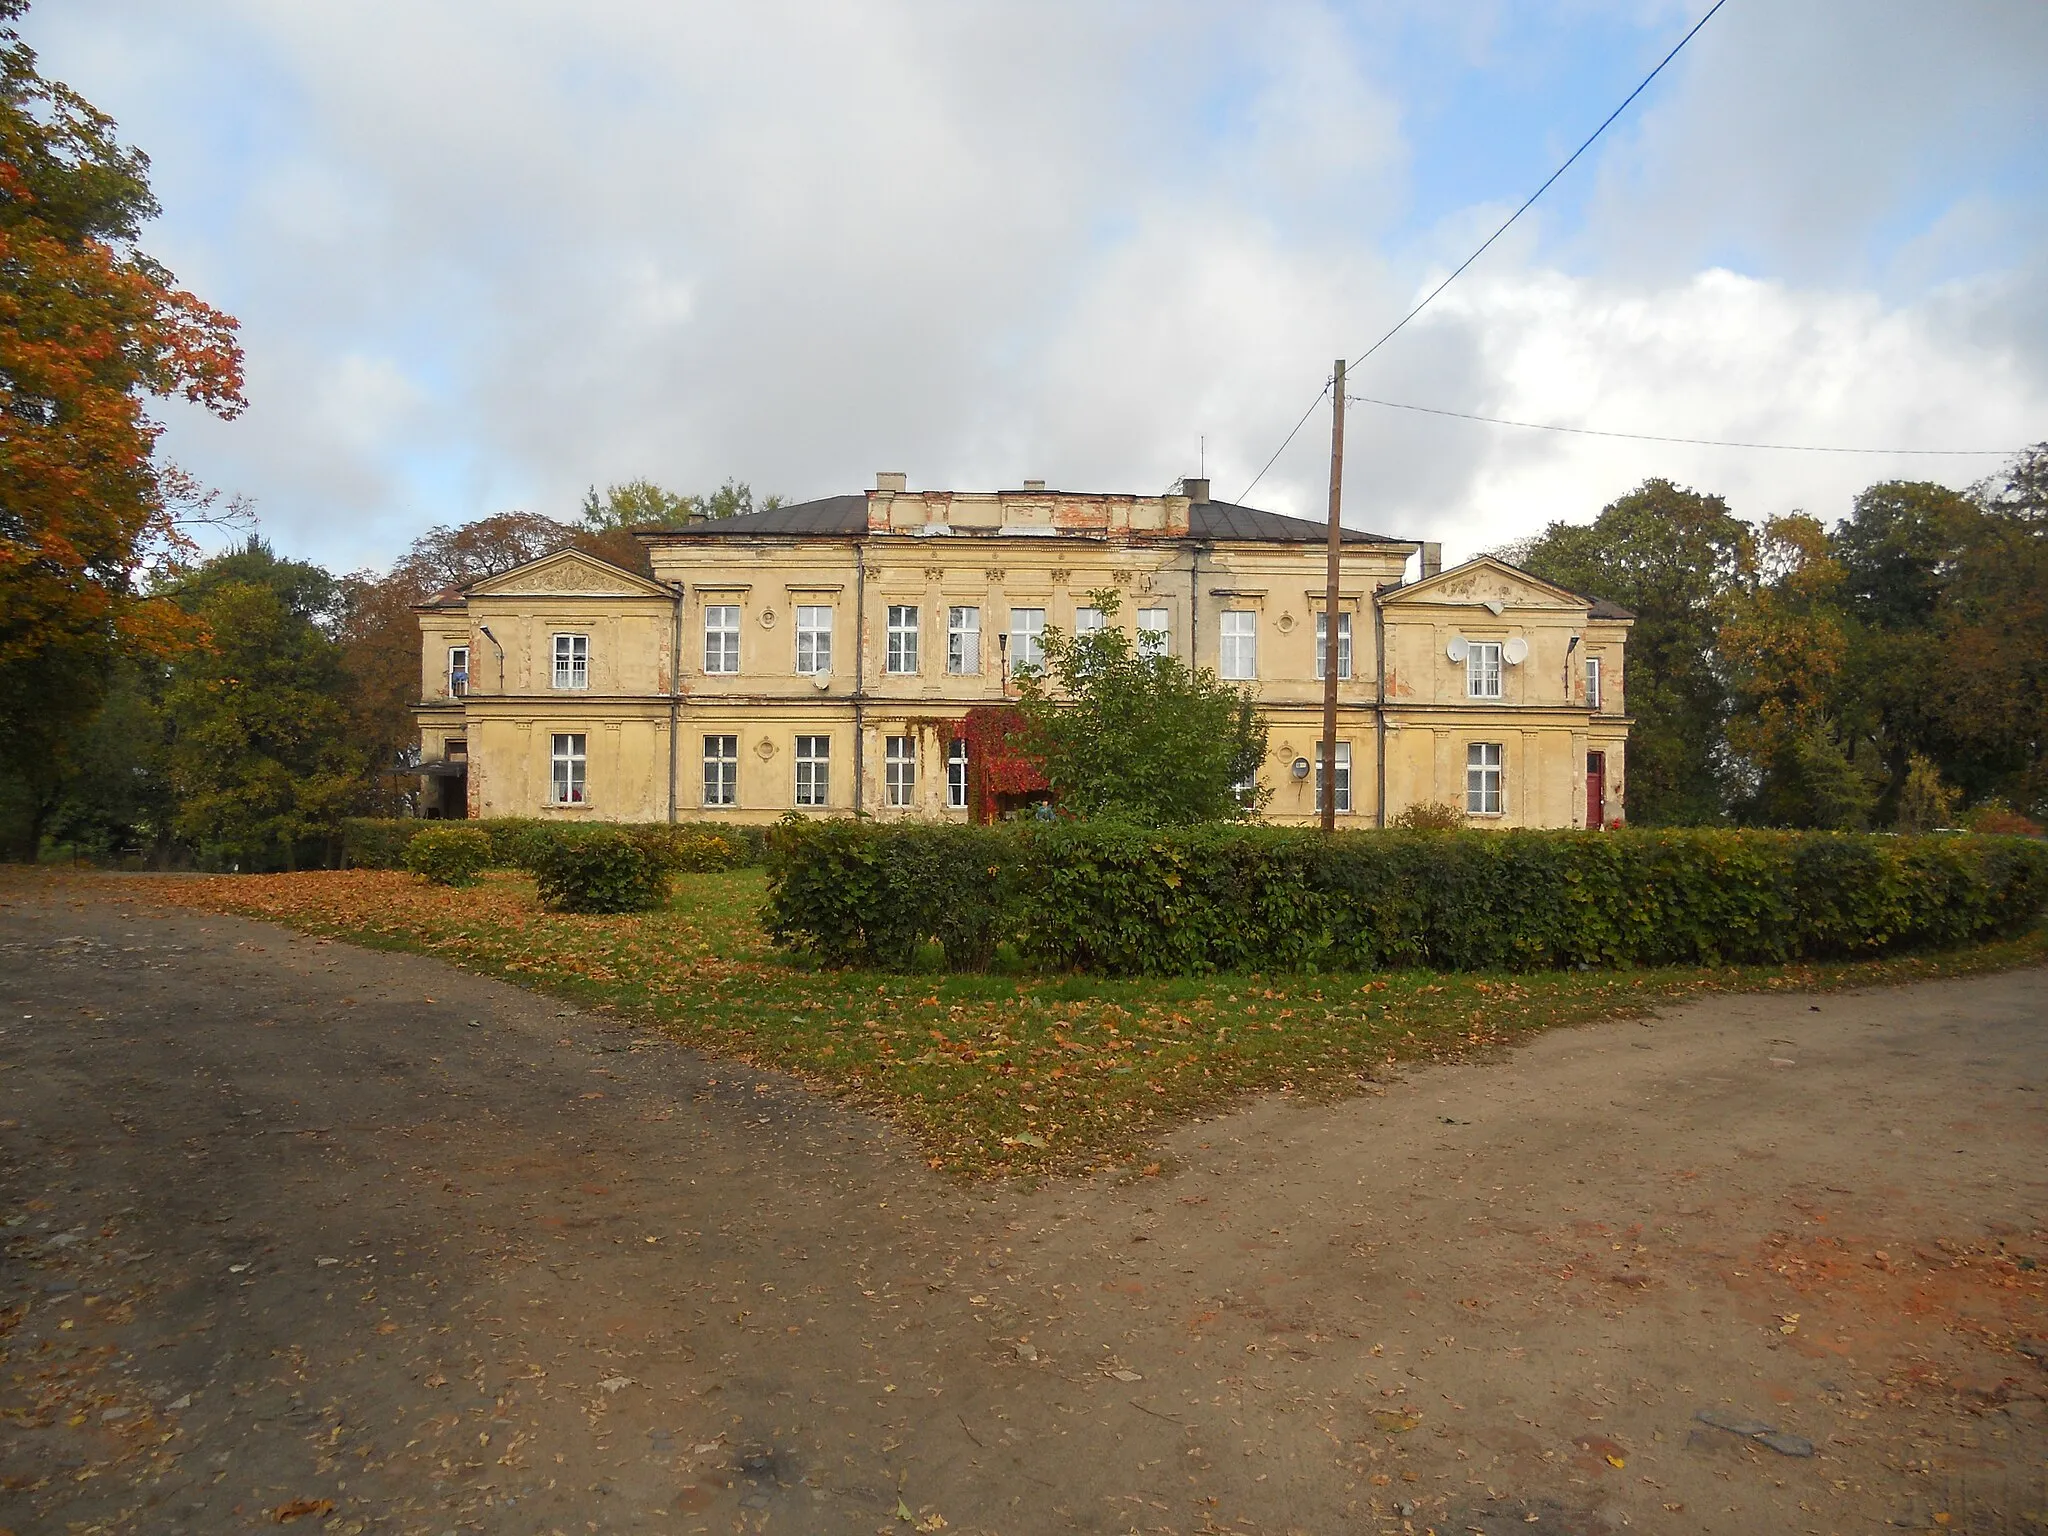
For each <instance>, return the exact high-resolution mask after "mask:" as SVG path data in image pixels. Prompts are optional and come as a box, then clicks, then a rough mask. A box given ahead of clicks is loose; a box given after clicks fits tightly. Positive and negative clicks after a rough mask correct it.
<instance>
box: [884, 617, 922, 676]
mask: <svg viewBox="0 0 2048 1536" xmlns="http://www.w3.org/2000/svg"><path fill="white" fill-rule="evenodd" d="M882 670H883V671H885V672H915V671H916V670H917V610H916V609H915V608H910V607H905V606H903V605H902V604H899V603H891V604H890V605H889V656H888V660H887V661H886V662H885V663H883V667H882Z"/></svg>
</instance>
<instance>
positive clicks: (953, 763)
mask: <svg viewBox="0 0 2048 1536" xmlns="http://www.w3.org/2000/svg"><path fill="white" fill-rule="evenodd" d="M946 805H947V806H948V807H949V808H950V809H952V810H956V811H964V810H966V809H967V738H966V737H964V736H955V737H954V738H953V740H952V743H951V744H950V745H949V746H948V747H947V748H946Z"/></svg>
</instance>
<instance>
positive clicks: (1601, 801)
mask: <svg viewBox="0 0 2048 1536" xmlns="http://www.w3.org/2000/svg"><path fill="white" fill-rule="evenodd" d="M1606 824H1607V754H1606V753H1605V752H1588V753H1587V754H1586V825H1587V826H1589V827H1603V826H1605V825H1606Z"/></svg>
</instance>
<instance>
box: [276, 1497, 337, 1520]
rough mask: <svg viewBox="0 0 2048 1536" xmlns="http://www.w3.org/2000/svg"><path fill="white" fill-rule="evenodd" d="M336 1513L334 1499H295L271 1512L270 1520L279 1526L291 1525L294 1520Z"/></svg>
mask: <svg viewBox="0 0 2048 1536" xmlns="http://www.w3.org/2000/svg"><path fill="white" fill-rule="evenodd" d="M333 1513H334V1500H332V1499H293V1500H292V1501H291V1502H290V1503H289V1504H280V1505H278V1506H277V1508H275V1509H273V1510H272V1511H271V1512H270V1518H271V1519H273V1520H275V1521H276V1522H277V1523H278V1524H279V1525H290V1524H291V1523H292V1522H293V1521H294V1520H299V1519H303V1518H304V1517H305V1516H307V1515H331V1514H333Z"/></svg>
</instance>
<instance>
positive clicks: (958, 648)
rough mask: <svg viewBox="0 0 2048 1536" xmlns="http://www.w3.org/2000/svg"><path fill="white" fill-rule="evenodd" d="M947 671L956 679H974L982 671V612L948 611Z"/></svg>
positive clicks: (976, 610) (958, 609)
mask: <svg viewBox="0 0 2048 1536" xmlns="http://www.w3.org/2000/svg"><path fill="white" fill-rule="evenodd" d="M946 670H947V671H948V672H949V673H951V674H952V675H953V676H954V677H973V676H975V675H976V674H977V673H979V672H980V671H981V610H980V609H979V608H948V609H947V610H946Z"/></svg>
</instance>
